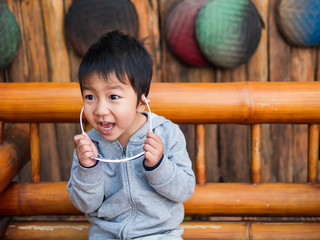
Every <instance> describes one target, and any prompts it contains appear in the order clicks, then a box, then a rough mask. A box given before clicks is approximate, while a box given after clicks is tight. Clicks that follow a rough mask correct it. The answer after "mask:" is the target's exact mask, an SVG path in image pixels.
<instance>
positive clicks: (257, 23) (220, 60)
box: [196, 0, 263, 68]
mask: <svg viewBox="0 0 320 240" xmlns="http://www.w3.org/2000/svg"><path fill="white" fill-rule="evenodd" d="M262 26H263V23H262V21H261V17H260V15H259V13H258V11H257V9H256V7H255V6H254V4H253V3H252V2H251V1H250V0H227V1H226V0H209V1H207V2H206V3H205V4H204V5H203V7H202V8H201V9H200V11H199V13H198V17H197V19H196V38H197V41H198V43H199V47H200V50H201V52H202V53H203V54H204V55H205V57H206V58H207V59H208V60H209V61H210V62H211V63H212V64H213V65H215V66H217V67H221V68H235V67H238V66H239V65H241V64H243V63H245V62H246V61H248V60H249V58H250V57H251V56H252V54H253V53H254V51H255V50H256V48H257V46H258V44H259V41H260V37H261V28H262Z"/></svg>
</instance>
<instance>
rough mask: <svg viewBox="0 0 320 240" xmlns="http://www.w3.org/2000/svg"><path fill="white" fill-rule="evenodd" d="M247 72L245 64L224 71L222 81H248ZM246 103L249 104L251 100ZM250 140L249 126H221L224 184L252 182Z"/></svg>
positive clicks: (220, 144)
mask: <svg viewBox="0 0 320 240" xmlns="http://www.w3.org/2000/svg"><path fill="white" fill-rule="evenodd" d="M219 71H222V70H219ZM245 72H246V66H245V65H244V64H243V65H241V66H239V67H238V68H236V69H233V70H227V71H222V74H221V77H222V78H221V81H222V82H233V83H235V82H239V81H243V82H245V81H246V80H247V79H246V75H245ZM244 101H248V102H249V99H246V100H244ZM246 110H248V109H246ZM249 140H250V129H249V127H248V126H239V125H233V124H232V125H229V124H221V125H220V126H219V147H220V148H219V156H220V161H221V175H222V180H223V181H224V182H250V152H249V149H250V147H249V146H250V142H249ZM231 149H232V150H231ZM239 169H241V171H239Z"/></svg>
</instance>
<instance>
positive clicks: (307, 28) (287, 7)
mask: <svg viewBox="0 0 320 240" xmlns="http://www.w3.org/2000/svg"><path fill="white" fill-rule="evenodd" d="M275 17H276V23H277V27H278V30H279V32H280V34H281V35H282V37H283V38H284V39H285V41H286V42H288V44H289V45H291V46H294V47H315V46H319V45H320V0H298V1H297V0H278V1H277V4H276V8H275Z"/></svg>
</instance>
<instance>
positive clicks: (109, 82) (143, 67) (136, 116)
mask: <svg viewBox="0 0 320 240" xmlns="http://www.w3.org/2000/svg"><path fill="white" fill-rule="evenodd" d="M152 64H153V63H152V60H151V57H150V55H149V54H148V52H147V51H146V49H145V47H144V45H143V43H142V42H140V41H138V40H136V39H134V38H131V37H129V36H127V35H124V34H122V33H120V32H117V31H115V32H110V33H108V34H106V35H104V36H102V37H101V38H100V39H99V41H97V42H96V43H95V44H93V45H92V46H91V47H90V49H89V50H88V52H87V53H86V55H85V56H84V58H83V60H82V62H81V65H80V68H79V73H78V77H79V82H80V87H81V92H82V97H83V104H84V115H85V117H86V119H87V121H88V122H89V123H90V125H91V126H92V127H93V129H92V130H91V131H90V132H88V134H79V135H76V136H75V137H74V141H75V144H76V149H75V152H74V157H73V164H72V168H71V176H70V180H69V183H68V190H69V194H70V197H71V200H72V202H73V204H74V205H75V207H76V208H78V209H79V210H80V211H82V212H84V213H85V214H86V217H87V218H88V220H89V222H90V229H89V239H148V240H149V239H150V240H152V239H166V240H168V239H169V240H170V239H181V234H182V232H183V229H182V228H181V227H180V226H179V225H180V223H181V222H182V220H183V218H184V208H183V204H182V202H184V201H186V200H187V199H188V198H189V197H190V196H191V195H192V193H193V191H194V187H195V177H194V173H193V171H192V168H191V161H190V159H189V156H188V153H187V151H186V142H185V139H184V136H183V133H182V132H181V130H180V129H179V127H178V126H177V125H175V124H173V123H172V122H171V121H169V120H167V119H165V118H164V117H160V116H157V115H156V114H152V115H151V119H148V118H149V116H148V114H147V113H146V112H144V109H145V107H146V102H145V100H144V99H145V98H144V97H147V96H148V93H149V88H150V83H151V77H152ZM149 121H152V125H153V129H152V132H151V131H149ZM143 151H145V153H144V155H142V156H141V157H139V158H137V159H135V160H132V161H127V162H119V163H117V162H115V163H114V162H113V163H106V162H102V161H97V160H94V159H92V158H91V157H96V156H98V155H99V157H103V158H107V159H123V158H126V157H131V156H135V155H137V154H138V153H141V152H143Z"/></svg>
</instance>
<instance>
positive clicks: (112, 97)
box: [110, 95, 120, 100]
mask: <svg viewBox="0 0 320 240" xmlns="http://www.w3.org/2000/svg"><path fill="white" fill-rule="evenodd" d="M119 98H120V97H119V96H117V95H111V96H110V99H111V100H117V99H119Z"/></svg>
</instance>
